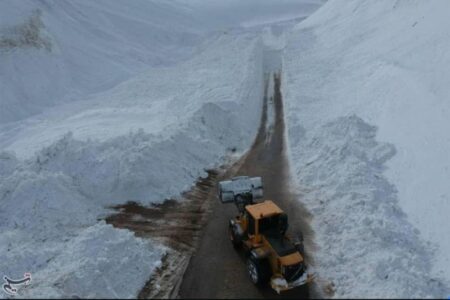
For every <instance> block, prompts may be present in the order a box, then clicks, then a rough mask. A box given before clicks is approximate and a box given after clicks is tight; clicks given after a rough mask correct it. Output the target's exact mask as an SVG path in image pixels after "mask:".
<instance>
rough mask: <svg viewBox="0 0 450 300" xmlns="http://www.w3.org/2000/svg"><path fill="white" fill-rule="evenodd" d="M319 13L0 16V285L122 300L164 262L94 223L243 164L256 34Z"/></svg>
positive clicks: (171, 10)
mask: <svg viewBox="0 0 450 300" xmlns="http://www.w3.org/2000/svg"><path fill="white" fill-rule="evenodd" d="M320 3H321V1H311V0H310V1H303V2H302V1H300V2H299V1H286V0H284V1H283V5H282V6H280V7H279V6H275V5H274V2H271V1H258V2H255V1H249V2H247V3H243V2H240V1H230V2H228V3H227V4H223V3H222V2H220V1H211V2H208V5H203V4H204V2H199V1H193V2H190V1H184V0H176V1H162V0H152V1H143V0H137V1H132V2H129V1H109V0H108V1H106V0H99V1H86V0H80V1H64V0H59V1H27V0H24V1H0V91H1V92H0V108H1V109H0V228H1V231H0V272H1V273H2V275H7V276H9V277H11V278H20V277H22V276H23V274H24V273H25V272H31V273H32V277H33V281H32V284H30V285H29V286H27V287H26V288H23V289H20V290H19V296H23V297H43V298H45V297H56V298H59V297H99V298H103V297H117V298H135V297H137V295H138V293H139V291H140V289H141V288H142V287H143V285H144V284H145V282H146V281H147V280H148V279H149V277H150V275H151V274H152V272H153V271H154V270H155V268H156V267H158V266H159V265H160V263H161V261H160V258H161V256H162V255H163V254H164V252H165V248H164V247H163V246H161V245H159V244H158V242H156V241H149V240H146V241H144V240H142V239H139V238H136V237H134V236H133V234H132V233H130V232H128V231H126V230H118V229H115V228H113V227H112V226H110V225H107V224H105V223H104V222H103V221H98V219H101V218H102V217H103V216H105V214H107V213H109V212H110V211H109V210H108V208H107V207H108V206H110V205H113V204H119V203H124V202H126V201H129V200H133V201H137V202H140V203H142V204H145V205H148V204H150V203H157V202H161V201H163V200H164V199H166V198H170V197H174V198H177V196H178V195H179V194H180V192H182V191H184V190H187V189H189V188H190V186H191V185H192V184H193V183H194V182H195V180H196V179H197V178H198V176H204V175H206V173H205V172H204V169H205V168H209V167H214V166H217V165H218V164H220V163H223V162H224V161H225V159H226V157H227V155H229V154H230V153H243V152H244V151H246V150H247V149H248V147H249V146H250V145H251V142H252V140H253V137H254V135H255V133H256V129H257V127H258V126H259V124H258V122H259V120H260V114H261V103H262V93H263V63H262V60H263V52H264V49H263V48H264V46H263V44H264V43H263V39H262V34H261V33H262V31H261V30H262V27H263V26H266V23H268V22H269V23H270V22H274V21H278V20H282V21H283V22H286V21H289V20H292V19H300V18H304V17H305V16H306V15H307V14H308V13H311V12H312V11H313V10H314V9H315V8H317V7H318V5H319V4H320ZM255 7H257V8H258V9H257V10H255V9H254V8H255ZM275 7H276V9H275ZM236 11H238V12H239V14H236V13H235V12H236ZM266 32H267V31H266ZM5 296H6V294H4V293H3V292H0V297H5Z"/></svg>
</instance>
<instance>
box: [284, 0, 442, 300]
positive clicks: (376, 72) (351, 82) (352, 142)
mask: <svg viewBox="0 0 450 300" xmlns="http://www.w3.org/2000/svg"><path fill="white" fill-rule="evenodd" d="M449 12H450V2H447V1H389V0H387V1H370V0H368V1H364V0H358V1H356V0H349V1H329V2H327V3H326V4H325V5H324V6H323V7H321V8H320V9H319V10H318V11H317V12H316V13H314V14H313V15H312V16H311V17H309V18H308V19H307V20H306V21H304V22H302V23H301V24H299V25H298V26H297V27H296V28H295V30H293V32H292V34H291V37H290V41H289V43H288V46H287V49H286V53H285V58H284V67H285V78H284V94H285V98H286V102H287V103H286V106H287V117H288V126H289V132H288V137H289V142H290V156H291V161H292V162H293V163H294V168H293V173H294V174H293V175H294V176H295V177H296V178H297V180H298V183H299V186H301V188H302V189H303V190H304V197H303V199H302V200H303V201H304V202H305V203H306V204H307V207H308V208H309V209H310V210H311V212H312V214H313V215H314V219H313V226H314V229H315V231H316V242H317V244H318V245H320V249H319V251H318V252H317V255H316V256H317V257H316V258H317V268H318V271H319V274H320V276H321V278H322V279H326V280H329V281H332V282H334V284H335V289H336V292H335V296H336V297H423V296H434V297H446V296H448V295H449V294H450V290H449V282H450V272H449V270H450V226H448V213H449V212H450V184H449V178H450V159H449V156H448V153H449V152H450V139H449V135H448V129H449V128H450V118H449V117H448V114H449V112H450V102H449V100H450V99H449V95H450V69H449V68H448V65H449V64H450V21H449V20H450V19H449V18H448V15H449Z"/></svg>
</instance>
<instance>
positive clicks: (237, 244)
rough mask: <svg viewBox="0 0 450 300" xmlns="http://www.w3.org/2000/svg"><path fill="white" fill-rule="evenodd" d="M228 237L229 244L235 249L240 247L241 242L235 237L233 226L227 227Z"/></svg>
mask: <svg viewBox="0 0 450 300" xmlns="http://www.w3.org/2000/svg"><path fill="white" fill-rule="evenodd" d="M228 236H229V237H230V241H231V244H233V247H234V248H235V249H239V248H241V247H242V240H241V239H240V237H238V236H237V235H236V231H235V230H234V227H233V226H231V225H230V226H228Z"/></svg>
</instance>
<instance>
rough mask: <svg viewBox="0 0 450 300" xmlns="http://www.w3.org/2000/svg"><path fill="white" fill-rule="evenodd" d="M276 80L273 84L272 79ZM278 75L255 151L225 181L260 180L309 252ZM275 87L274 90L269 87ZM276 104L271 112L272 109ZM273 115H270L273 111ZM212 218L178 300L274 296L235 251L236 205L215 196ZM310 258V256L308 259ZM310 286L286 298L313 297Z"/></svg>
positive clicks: (267, 94) (267, 100) (308, 235)
mask: <svg viewBox="0 0 450 300" xmlns="http://www.w3.org/2000/svg"><path fill="white" fill-rule="evenodd" d="M270 80H273V84H271V83H270V82H269V81H270ZM280 85H281V78H280V76H279V75H273V76H268V78H267V80H266V90H265V97H264V106H263V114H262V118H261V125H260V129H259V131H258V135H257V137H256V139H255V142H254V144H253V146H252V148H251V150H250V151H249V152H248V153H247V155H245V156H244V157H243V158H241V160H240V161H239V162H238V163H236V164H235V165H234V166H233V167H231V168H230V169H229V170H228V171H227V172H226V174H224V175H222V176H221V177H223V178H227V177H231V176H238V175H249V176H261V177H262V179H263V184H264V192H265V197H264V198H265V199H272V200H274V201H275V202H276V203H277V204H278V205H279V206H280V207H281V208H282V209H284V210H285V211H286V212H288V215H289V220H290V229H289V231H290V232H291V233H295V232H296V231H299V230H301V231H302V232H303V234H304V236H305V245H306V250H307V251H308V249H309V248H310V247H309V245H311V238H312V232H311V229H310V227H309V226H308V219H309V216H308V214H307V212H306V210H305V209H304V208H303V207H302V206H301V205H300V203H299V202H298V201H297V200H296V199H297V197H296V195H295V194H294V193H293V192H292V191H291V190H290V187H289V182H290V179H289V169H288V168H289V166H288V161H287V158H286V155H285V154H286V153H285V147H286V144H285V139H284V130H285V124H284V117H283V101H282V94H281V89H280ZM270 87H273V89H274V91H273V92H272V91H270V90H269V88H270ZM271 106H272V109H270V108H271ZM271 112H272V113H273V114H274V116H270V115H269V114H270V113H271ZM208 201H211V202H212V203H211V205H212V206H211V210H212V212H211V215H210V216H209V218H208V220H209V221H208V222H207V224H206V227H205V229H204V230H203V232H202V235H201V238H200V241H199V245H198V247H197V250H196V251H195V253H194V255H193V256H192V258H191V260H190V263H189V265H188V268H187V270H186V272H185V274H184V277H183V281H182V284H181V288H180V291H179V297H181V298H274V297H277V295H276V294H275V293H274V292H273V290H271V289H270V288H269V287H267V288H265V289H261V288H257V287H255V286H254V285H253V284H252V283H251V282H250V280H249V278H248V275H247V272H246V267H245V257H243V255H242V254H241V253H239V252H236V251H235V250H234V248H233V247H232V245H231V243H230V241H229V239H228V235H227V224H228V220H229V219H230V218H232V217H233V216H234V215H236V213H237V210H236V207H235V206H234V205H232V204H228V205H224V204H221V203H220V202H219V200H218V199H217V198H216V196H215V193H212V194H211V195H210V199H208ZM307 260H308V257H307ZM309 296H310V295H309V289H308V287H307V286H304V287H301V288H298V289H295V290H292V291H289V292H287V293H285V294H283V295H282V297H283V298H291V297H292V298H309Z"/></svg>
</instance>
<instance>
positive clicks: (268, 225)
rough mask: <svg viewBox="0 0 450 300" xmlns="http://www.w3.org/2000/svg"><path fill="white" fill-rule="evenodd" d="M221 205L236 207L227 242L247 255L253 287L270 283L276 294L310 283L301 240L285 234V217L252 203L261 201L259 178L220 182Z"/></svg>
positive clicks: (271, 207)
mask: <svg viewBox="0 0 450 300" xmlns="http://www.w3.org/2000/svg"><path fill="white" fill-rule="evenodd" d="M218 193H219V194H218V196H219V199H220V201H221V202H222V203H235V204H236V206H237V208H238V210H239V215H237V216H236V217H235V218H233V219H231V220H230V222H229V238H230V240H231V242H232V244H233V246H234V247H235V248H236V249H243V250H244V251H245V252H246V253H247V254H248V258H247V271H248V274H249V276H250V279H251V281H252V282H253V283H254V284H256V285H264V284H267V283H268V282H270V285H271V287H272V288H273V289H274V290H275V291H276V292H277V293H280V292H282V291H286V290H289V289H292V288H295V287H298V286H301V285H304V284H307V283H309V282H311V281H312V280H313V276H312V275H311V274H308V272H307V267H306V265H305V261H304V247H303V237H302V236H300V237H298V238H297V239H292V238H291V237H289V235H287V234H286V232H287V229H288V216H287V214H286V213H284V212H283V211H282V210H281V209H280V208H279V207H278V206H277V205H276V204H275V203H274V202H273V201H270V200H266V201H262V202H259V203H255V201H256V200H257V199H262V197H263V186H262V180H261V178H260V177H253V178H250V177H248V176H239V177H234V178H232V179H231V180H226V181H221V182H219V187H218Z"/></svg>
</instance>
